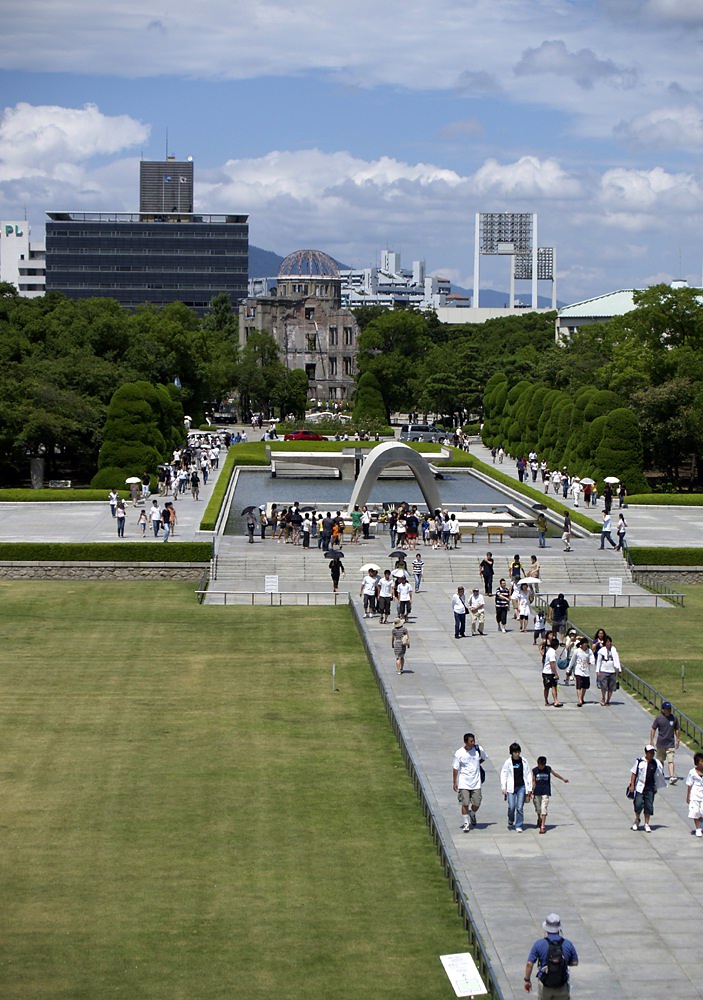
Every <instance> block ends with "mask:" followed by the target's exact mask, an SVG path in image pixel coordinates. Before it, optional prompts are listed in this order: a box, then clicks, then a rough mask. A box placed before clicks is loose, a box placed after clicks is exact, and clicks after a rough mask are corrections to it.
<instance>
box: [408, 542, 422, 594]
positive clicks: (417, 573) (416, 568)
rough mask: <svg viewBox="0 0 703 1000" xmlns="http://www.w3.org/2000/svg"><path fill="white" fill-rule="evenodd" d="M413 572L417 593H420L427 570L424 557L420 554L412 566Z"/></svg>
mask: <svg viewBox="0 0 703 1000" xmlns="http://www.w3.org/2000/svg"><path fill="white" fill-rule="evenodd" d="M410 568H411V569H412V572H413V579H414V581H415V593H416V594H419V593H420V584H421V583H422V574H423V572H424V570H425V564H424V562H423V561H422V556H421V554H420V553H419V552H418V553H417V555H416V556H415V558H414V559H413V562H412V566H411V567H410Z"/></svg>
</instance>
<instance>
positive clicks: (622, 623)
mask: <svg viewBox="0 0 703 1000" xmlns="http://www.w3.org/2000/svg"><path fill="white" fill-rule="evenodd" d="M682 590H683V592H684V593H685V594H686V606H685V607H684V608H679V607H672V606H669V607H666V608H652V609H646V608H632V609H627V608H622V609H617V610H613V609H612V608H611V609H610V610H608V609H603V610H601V609H600V608H577V609H576V610H575V611H574V612H573V613H572V615H571V617H572V619H573V621H574V622H575V623H576V624H577V625H578V626H579V627H580V628H582V629H584V631H586V632H588V634H589V635H593V633H594V632H595V631H596V629H598V628H600V627H603V628H604V629H605V630H606V631H607V632H608V633H609V634H610V635H612V637H613V642H614V643H615V645H616V646H617V648H618V650H619V652H620V656H621V657H622V660H623V662H624V663H625V665H626V666H628V667H629V668H630V669H631V670H634V672H635V673H636V674H639V675H640V677H642V678H644V680H646V681H647V682H648V683H649V684H651V685H652V686H653V687H655V688H657V690H659V691H661V692H662V693H663V694H664V695H666V696H667V697H668V698H669V699H670V700H671V701H672V702H673V703H674V704H675V705H676V706H677V708H680V709H681V711H682V712H685V713H686V715H688V716H690V718H692V719H693V720H694V721H695V722H697V723H698V725H699V726H703V649H702V648H701V635H703V586H684V587H683V588H682ZM682 663H685V665H686V690H685V692H683V693H682V692H681V664H682Z"/></svg>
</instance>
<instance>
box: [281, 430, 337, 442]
mask: <svg viewBox="0 0 703 1000" xmlns="http://www.w3.org/2000/svg"><path fill="white" fill-rule="evenodd" d="M283 440H284V441H326V440H327V438H326V437H325V435H324V434H316V433H315V431H293V433H292V434H286V436H285V437H284V438H283Z"/></svg>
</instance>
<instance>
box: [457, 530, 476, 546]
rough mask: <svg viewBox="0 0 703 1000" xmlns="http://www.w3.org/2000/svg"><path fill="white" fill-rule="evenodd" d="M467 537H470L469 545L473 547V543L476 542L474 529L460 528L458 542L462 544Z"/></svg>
mask: <svg viewBox="0 0 703 1000" xmlns="http://www.w3.org/2000/svg"><path fill="white" fill-rule="evenodd" d="M467 535H471V544H472V545H473V544H474V541H475V540H476V529H475V528H465V527H462V529H461V532H460V534H459V540H460V541H461V542H463V541H464V539H465V538H466V536H467Z"/></svg>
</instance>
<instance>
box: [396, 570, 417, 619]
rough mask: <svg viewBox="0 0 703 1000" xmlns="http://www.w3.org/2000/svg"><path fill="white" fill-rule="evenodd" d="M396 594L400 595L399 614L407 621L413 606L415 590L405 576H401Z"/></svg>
mask: <svg viewBox="0 0 703 1000" xmlns="http://www.w3.org/2000/svg"><path fill="white" fill-rule="evenodd" d="M396 594H397V595H398V614H399V616H400V617H401V618H404V619H405V620H406V621H407V620H408V617H409V615H410V611H411V610H412V606H413V588H412V587H411V586H410V584H409V583H408V581H407V580H406V578H405V577H404V576H401V578H400V580H399V581H398V586H397V587H396Z"/></svg>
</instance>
